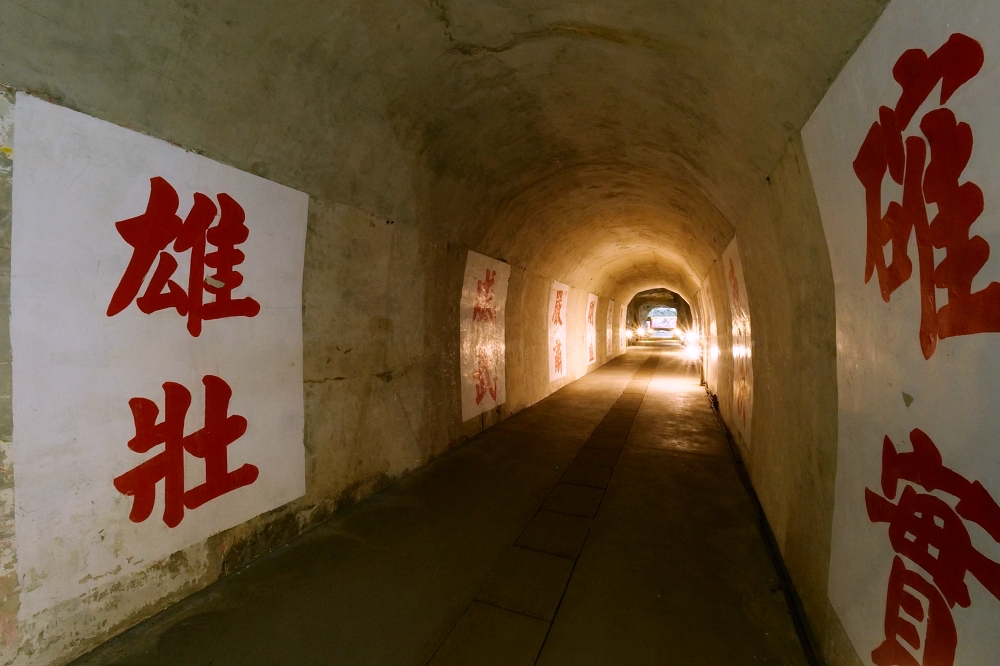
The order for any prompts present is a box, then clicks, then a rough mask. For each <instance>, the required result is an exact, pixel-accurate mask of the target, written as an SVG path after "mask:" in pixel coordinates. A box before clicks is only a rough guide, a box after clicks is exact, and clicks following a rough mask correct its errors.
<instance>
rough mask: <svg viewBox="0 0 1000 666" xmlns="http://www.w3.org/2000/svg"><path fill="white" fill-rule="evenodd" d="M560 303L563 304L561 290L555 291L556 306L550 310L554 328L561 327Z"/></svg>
mask: <svg viewBox="0 0 1000 666" xmlns="http://www.w3.org/2000/svg"><path fill="white" fill-rule="evenodd" d="M562 303H563V292H562V289H559V290H557V291H556V306H555V308H553V310H552V323H553V324H555V325H556V326H562V323H563V321H562Z"/></svg>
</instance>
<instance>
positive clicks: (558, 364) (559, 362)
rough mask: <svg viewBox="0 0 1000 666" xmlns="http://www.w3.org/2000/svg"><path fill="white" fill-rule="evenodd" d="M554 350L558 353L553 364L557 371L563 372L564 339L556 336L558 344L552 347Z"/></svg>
mask: <svg viewBox="0 0 1000 666" xmlns="http://www.w3.org/2000/svg"><path fill="white" fill-rule="evenodd" d="M552 351H554V352H555V354H556V355H555V358H554V359H553V364H554V365H555V370H556V373H557V374H559V373H562V369H563V364H562V341H561V340H559V338H556V345H555V347H553V348H552Z"/></svg>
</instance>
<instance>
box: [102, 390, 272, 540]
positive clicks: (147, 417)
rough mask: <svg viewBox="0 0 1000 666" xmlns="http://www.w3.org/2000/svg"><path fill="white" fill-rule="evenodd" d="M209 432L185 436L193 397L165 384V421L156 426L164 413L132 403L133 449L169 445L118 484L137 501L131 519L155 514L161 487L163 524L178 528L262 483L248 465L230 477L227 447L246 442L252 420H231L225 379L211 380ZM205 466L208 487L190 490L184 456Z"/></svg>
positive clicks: (144, 401)
mask: <svg viewBox="0 0 1000 666" xmlns="http://www.w3.org/2000/svg"><path fill="white" fill-rule="evenodd" d="M202 383H203V384H204V385H205V426H204V427H203V428H202V429H201V430H198V431H196V432H194V433H191V434H190V435H187V436H185V435H184V422H185V420H186V418H187V411H188V408H189V407H190V406H191V393H190V391H188V390H187V389H186V388H184V387H183V386H181V385H180V384H175V383H173V382H166V383H165V384H163V393H164V414H163V420H162V421H160V422H159V423H157V422H156V418H157V416H159V413H160V410H159V408H158V407H157V406H156V403H155V402H153V401H152V400H148V399H146V398H132V399H131V400H129V401H128V404H129V407H130V408H131V409H132V417H133V419H134V421H135V437H133V438H132V439H131V440H129V442H128V447H129V448H130V449H132V450H133V451H135V452H136V453H146V452H148V451H150V450H151V449H152V448H153V447H155V446H159V445H160V444H162V445H163V450H162V451H160V452H159V453H157V454H156V455H155V456H153V457H152V458H150V459H148V460H146V461H145V462H143V463H141V464H140V465H139V466H138V467H135V468H134V469H131V470H129V471H128V472H125V473H124V474H122V475H121V476H119V477H117V478H115V480H114V484H115V488H117V489H118V491H119V492H121V493H122V494H123V495H127V496H130V497H132V498H133V501H132V510H131V512H130V513H129V519H130V520H131V521H132V522H134V523H141V522H143V521H144V520H146V519H147V518H149V516H150V514H152V512H153V505H154V504H155V502H156V484H157V483H159V482H160V481H163V501H164V509H163V522H164V523H166V524H167V526H168V527H176V526H177V525H179V524H180V522H181V520H182V519H183V518H184V509H185V508H188V509H196V508H198V507H199V506H201V505H202V504H204V503H206V502H208V501H209V500H213V499H215V498H216V497H220V496H221V495H225V494H226V493H228V492H230V491H232V490H236V489H237V488H242V487H243V486H248V485H250V484H251V483H253V482H254V481H256V480H257V475H258V470H257V468H256V467H255V466H253V465H250V464H246V465H242V466H241V467H239V468H238V469H236V470H233V471H232V472H230V471H229V465H228V453H227V447H228V446H229V445H230V444H232V443H233V442H235V441H236V440H237V439H239V438H240V437H242V436H243V433H245V432H246V430H247V420H246V419H245V418H243V417H242V416H236V415H232V416H230V415H228V412H229V399H230V398H231V397H232V395H233V392H232V389H230V388H229V385H228V384H227V383H226V382H225V381H223V380H222V379H221V378H219V377H216V376H214V375H206V376H205V377H204V378H203V379H202ZM185 451H187V452H188V453H190V454H191V455H193V456H195V457H197V458H201V459H202V460H204V461H205V482H204V483H202V484H200V485H198V486H195V487H194V488H191V489H190V490H187V491H185V490H184V452H185Z"/></svg>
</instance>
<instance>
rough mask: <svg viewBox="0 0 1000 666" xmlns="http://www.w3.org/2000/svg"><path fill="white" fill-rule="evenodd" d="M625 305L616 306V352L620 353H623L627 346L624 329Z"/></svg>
mask: <svg viewBox="0 0 1000 666" xmlns="http://www.w3.org/2000/svg"><path fill="white" fill-rule="evenodd" d="M625 309H626V307H625V304H624V303H622V304H621V305H619V306H618V351H619V352H620V353H624V352H625V346H626V344H627V341H628V338H627V337H626V336H627V335H628V334H627V333H626V327H625Z"/></svg>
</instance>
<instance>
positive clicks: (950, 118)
mask: <svg viewBox="0 0 1000 666" xmlns="http://www.w3.org/2000/svg"><path fill="white" fill-rule="evenodd" d="M904 54H906V55H905V56H904ZM981 63H982V66H981V67H980V64H981ZM998 65H1000V4H998V3H996V2H984V1H981V0H953V1H949V2H943V1H940V0H938V1H933V2H931V1H928V0H894V1H893V2H892V3H891V4H889V6H888V7H887V9H886V10H885V13H884V14H883V15H882V17H881V18H880V19H879V21H878V22H877V23H876V25H875V26H874V28H873V29H872V31H871V32H870V33H869V35H868V37H867V38H866V39H865V41H864V42H863V43H862V44H861V46H860V47H859V48H858V50H857V52H856V53H855V54H854V56H853V57H852V58H851V60H850V61H849V62H848V64H847V65H846V66H845V67H844V69H843V71H842V72H841V74H840V75H839V77H838V78H837V80H836V81H835V82H834V84H833V85H832V86H831V88H830V90H829V91H828V93H827V95H826V96H825V97H824V99H823V101H822V102H821V104H820V105H819V106H818V107H817V109H816V111H815V113H814V114H813V116H812V118H811V119H810V120H809V122H808V123H807V125H806V127H805V128H804V129H803V133H802V136H803V140H804V144H805V149H806V156H807V159H808V162H809V170H810V172H811V174H812V178H813V184H814V187H815V191H816V198H817V202H818V204H819V210H820V214H821V216H822V221H823V229H824V232H825V234H826V239H827V244H828V247H829V250H830V261H831V265H832V268H833V277H834V286H835V295H836V317H837V318H836V323H837V380H838V413H839V419H838V447H837V478H836V495H835V505H834V515H833V536H832V552H831V559H830V579H829V589H830V600H831V602H832V604H833V607H834V608H835V609H836V611H837V613H838V615H839V617H840V619H841V621H842V622H843V624H844V628H845V629H846V631H847V633H848V635H849V636H850V638H851V640H852V642H853V644H854V646H855V648H856V649H857V651H858V653H859V654H860V655H861V657H862V659H863V660H864V662H865V663H867V664H871V663H874V659H873V653H874V652H875V651H876V650H879V649H880V648H881V646H883V644H884V643H885V642H887V641H889V640H891V639H892V638H893V637H892V636H890V635H887V631H886V629H887V623H886V617H887V613H888V614H890V615H892V612H891V611H892V608H891V605H890V604H889V602H890V601H891V599H892V598H893V597H891V596H890V594H889V591H890V589H891V588H892V585H893V582H892V580H893V579H891V578H890V571H891V570H892V569H893V567H894V566H895V565H894V561H898V562H899V563H901V565H902V566H903V567H905V568H906V569H907V570H908V571H910V572H911V573H910V574H908V575H909V576H910V577H911V579H912V580H911V582H914V583H915V581H916V580H917V579H920V580H921V581H923V582H922V583H915V584H918V585H921V586H923V588H924V591H926V592H927V593H929V594H930V596H932V597H934V596H936V597H937V599H936V600H929V599H928V598H927V597H926V595H924V594H923V593H921V592H918V591H917V590H916V588H914V587H913V585H912V584H911V585H910V586H909V587H908V588H907V589H908V590H911V591H912V593H913V594H917V597H915V598H917V599H918V601H919V603H921V604H922V605H923V606H924V608H927V606H928V603H934V604H936V608H937V610H936V611H935V610H933V609H932V610H931V613H932V614H935V615H936V619H934V620H933V623H934V624H935V625H936V626H937V628H938V629H941V628H942V627H946V626H947V624H948V623H949V622H954V632H955V633H954V635H955V636H957V646H955V645H953V646H952V647H951V651H952V652H953V654H949V651H948V650H945V651H944V652H943V653H942V652H940V651H939V655H941V654H943V655H944V656H939V657H936V658H934V659H927V658H923V659H921V662H922V663H934V664H951V663H954V664H988V663H995V662H996V660H997V656H996V655H997V654H1000V632H997V631H996V627H997V626H1000V598H998V594H1000V590H997V588H996V586H995V585H991V587H992V589H993V592H990V590H989V588H988V587H987V586H985V585H984V584H983V582H982V580H983V578H982V577H981V576H979V575H977V574H976V573H974V572H972V571H969V572H967V571H966V569H965V567H966V565H967V564H968V563H969V562H970V557H972V554H971V552H970V550H969V549H968V547H963V546H961V545H960V544H962V543H963V542H964V543H967V544H968V543H970V542H969V541H965V540H967V539H971V549H972V550H973V551H975V552H977V553H979V554H981V555H982V556H983V557H985V558H986V559H987V560H989V561H991V562H992V563H995V562H998V561H1000V544H998V538H997V537H998V534H997V533H996V531H995V529H994V531H993V536H990V532H988V531H986V530H984V529H983V524H984V523H986V524H989V525H992V527H993V528H996V527H997V525H998V524H1000V520H998V517H997V515H996V514H997V511H996V510H990V511H987V512H986V513H985V514H984V516H985V517H986V519H985V520H984V519H983V518H982V517H981V518H979V519H978V521H977V520H973V519H970V518H969V517H968V516H969V514H968V512H967V511H965V512H963V511H962V510H961V506H960V505H958V504H957V503H958V502H960V501H961V500H962V495H963V494H964V493H967V492H968V491H967V490H961V489H960V486H961V483H957V482H956V483H952V484H949V486H950V489H949V488H946V487H944V486H940V487H937V488H936V489H932V488H928V487H927V485H928V483H929V482H928V479H930V478H932V477H931V476H929V475H928V476H926V477H924V478H922V479H914V478H911V477H912V476H913V475H912V474H904V475H903V476H902V477H901V481H900V482H898V483H897V482H895V481H892V480H888V481H887V476H886V474H889V473H890V472H891V465H890V464H887V461H889V460H891V459H892V457H891V450H895V451H898V452H899V453H910V452H911V451H913V450H914V446H915V445H916V444H919V443H920V442H922V441H924V440H923V439H922V436H921V435H920V434H918V431H919V433H923V435H925V436H926V438H927V439H928V440H929V441H931V442H933V445H934V447H935V448H936V449H937V451H938V452H939V455H940V458H939V459H938V460H936V461H935V460H931V459H930V458H927V459H926V460H927V462H926V464H925V465H924V466H925V467H926V468H927V469H929V470H932V471H933V473H934V474H944V473H945V472H943V471H942V470H950V473H953V474H954V475H955V476H954V477H952V480H953V481H954V479H955V478H956V477H957V478H961V479H964V480H967V481H977V482H979V483H981V484H982V488H983V490H984V491H985V493H986V494H987V495H988V496H990V497H992V498H993V500H997V499H1000V453H998V451H1000V449H998V448H997V441H998V439H1000V410H997V408H996V396H997V394H998V392H1000V336H998V335H997V329H998V328H1000V327H998V326H997V325H996V324H997V315H998V313H1000V298H998V294H1000V291H998V290H1000V285H998V281H1000V258H998V257H997V250H998V249H1000V221H998V210H1000V160H998V157H997V156H998V155H1000V121H998V118H997V105H996V98H997V91H998V90H1000V66H998ZM894 72H895V73H896V74H897V75H898V76H894ZM942 75H946V76H945V78H944V81H945V84H944V85H943V84H942ZM923 78H926V79H927V80H928V81H929V83H928V85H927V86H926V87H924V88H923V89H921V90H915V89H914V88H913V87H910V86H909V84H908V87H910V89H911V94H910V95H908V97H907V100H905V101H903V102H902V103H900V100H901V97H902V93H903V87H902V82H903V81H920V80H921V79H923ZM910 100H912V101H910ZM876 123H877V125H876ZM956 123H957V124H956ZM962 124H965V125H964V126H963V125H962ZM870 132H871V133H872V134H870ZM880 138H881V139H883V142H882V143H881V144H879V141H878V140H879V139H880ZM869 139H870V141H869ZM897 140H898V143H897ZM963 144H964V145H963ZM863 147H864V149H863ZM970 151H971V152H970ZM942 167H944V168H942ZM904 184H905V185H904ZM904 193H905V196H906V202H907V203H906V204H905V205H906V208H905V209H903V208H898V209H897V208H895V206H894V207H893V208H892V209H890V205H893V204H896V205H899V204H901V203H902V202H903V201H904ZM980 200H981V201H982V202H983V206H984V211H983V212H982V213H981V214H979V212H978V202H979V201H980ZM966 204H971V207H967V206H966ZM956 206H957V207H956ZM963 207H964V210H963ZM890 210H891V211H892V216H888V213H890ZM928 223H930V225H931V226H930V227H928V226H927V225H928ZM970 224H971V228H970V226H969V225H970ZM893 226H894V227H895V228H896V230H897V235H896V237H895V238H896V239H895V240H893V239H892V236H891V234H889V235H887V236H881V234H882V233H883V231H884V230H888V231H892V229H893ZM869 229H871V232H869ZM904 230H905V235H904V234H903V231H904ZM976 237H978V239H979V240H977V241H972V242H971V243H970V240H969V239H970V238H976ZM974 244H978V248H979V249H978V253H979V259H978V260H977V259H976V257H975V256H974V255H975V254H976V252H973V253H972V254H969V253H968V252H966V250H968V249H970V248H973V245H974ZM987 247H988V250H987ZM869 248H871V249H870V250H869ZM973 249H975V248H973ZM984 251H985V252H984ZM987 254H988V256H987ZM904 257H905V259H904ZM946 261H947V262H948V263H946ZM984 262H985V263H984ZM894 263H895V267H896V268H899V267H902V266H904V265H906V264H908V267H907V268H906V270H903V271H900V272H898V273H896V274H895V277H897V278H899V279H898V281H896V280H894V279H893V272H894V271H891V270H889V267H890V266H893V264H894ZM879 264H881V266H879ZM948 264H950V266H951V269H952V270H954V271H956V272H955V273H952V275H961V274H963V273H964V274H965V278H966V279H969V278H971V286H970V285H969V284H968V283H967V282H966V284H965V286H964V291H966V292H970V294H969V295H975V294H985V297H982V298H981V300H979V301H978V302H973V301H968V300H965V299H967V298H968V297H969V296H968V295H967V296H965V297H963V295H962V291H963V288H962V285H960V284H957V283H951V284H949V275H948V270H947V269H948ZM935 271H937V272H935ZM970 305H971V307H969V306H970ZM946 308H947V309H946ZM991 322H992V323H991ZM957 324H962V325H966V326H968V327H969V329H968V330H966V331H965V332H964V334H953V335H949V333H956V332H957V331H956V329H955V328H953V327H954V326H955V325H957ZM925 443H926V442H925ZM887 456H888V457H887ZM930 485H934V484H930ZM904 488H905V489H906V490H904ZM900 490H901V491H903V492H904V493H908V492H909V493H912V495H911V500H912V499H913V498H918V499H919V500H920V501H922V502H929V503H930V504H929V506H931V505H933V506H935V507H936V510H940V512H941V514H942V515H941V516H938V515H934V516H933V520H934V524H935V525H937V524H938V521H941V522H942V523H945V524H946V525H947V530H948V536H947V539H946V540H944V541H943V542H942V541H941V540H940V539H938V538H937V537H935V536H934V533H933V531H931V532H928V531H927V530H926V529H921V528H920V527H919V526H918V522H919V521H917V522H914V525H915V527H914V528H913V530H914V531H915V532H919V533H914V534H909V533H907V534H906V539H907V540H908V542H910V540H911V539H912V542H915V543H917V544H921V543H924V540H925V539H927V537H928V535H929V534H930V536H931V539H932V540H933V543H930V545H929V546H927V547H924V551H925V552H932V553H933V552H934V550H937V551H938V553H937V555H936V558H937V559H938V560H940V561H941V562H945V563H947V564H945V565H942V566H946V567H949V568H951V569H952V571H953V574H954V576H955V578H954V579H953V582H952V583H948V582H946V581H944V579H943V578H941V576H940V574H941V570H940V569H939V568H938V567H937V565H935V564H933V563H932V562H930V561H927V560H924V561H923V563H921V562H918V561H915V560H914V558H913V553H912V552H911V549H910V546H908V545H906V544H904V543H903V542H902V541H900V540H898V539H897V540H895V541H893V540H891V539H890V537H889V534H890V532H889V528H888V525H887V523H886V522H885V521H884V520H882V519H881V517H880V515H879V513H878V507H879V506H882V507H884V506H885V504H884V502H887V501H891V502H892V503H896V504H899V505H900V506H902V504H903V499H901V496H900V495H896V496H895V497H892V496H891V494H892V493H896V492H897V491H900ZM890 491H891V492H890ZM967 504H968V502H967ZM873 507H874V508H875V511H874V512H873V511H872V509H873ZM942 507H944V508H942ZM956 507H957V508H956ZM899 515H900V516H902V517H904V518H905V516H907V515H909V516H910V517H913V516H912V515H911V514H910V513H909V510H904V509H902V508H901V509H899ZM921 515H927V518H928V520H929V519H931V517H932V516H931V515H930V514H927V513H925V512H924V511H921ZM925 522H926V521H925ZM897 525H898V523H897ZM956 549H958V550H957V551H956ZM956 552H957V553H958V559H957V560H956V559H955V558H956ZM921 557H922V556H921ZM973 566H976V570H977V571H980V572H981V571H982V569H980V568H979V566H978V565H973ZM984 566H985V565H984ZM989 566H990V567H996V566H997V565H996V564H990V565H989ZM956 590H960V591H961V590H967V592H968V594H969V597H968V598H967V599H963V600H959V601H955V603H953V604H952V603H945V602H946V601H947V599H945V597H948V596H952V600H954V597H953V595H954V593H955V591H956ZM942 599H945V602H943V601H942ZM942 604H943V605H942ZM905 621H906V622H909V623H910V625H911V626H913V627H914V629H915V631H916V635H917V636H918V637H919V640H920V642H921V646H922V647H921V649H922V650H931V651H935V650H939V648H940V641H937V647H936V648H932V647H931V646H930V643H935V641H934V640H932V639H930V638H929V637H928V632H927V622H915V621H913V620H912V618H911V619H910V620H905ZM889 633H891V632H889ZM906 649H907V651H909V652H912V653H914V654H916V656H917V657H921V655H920V653H919V652H918V651H916V650H913V649H912V648H906Z"/></svg>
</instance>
